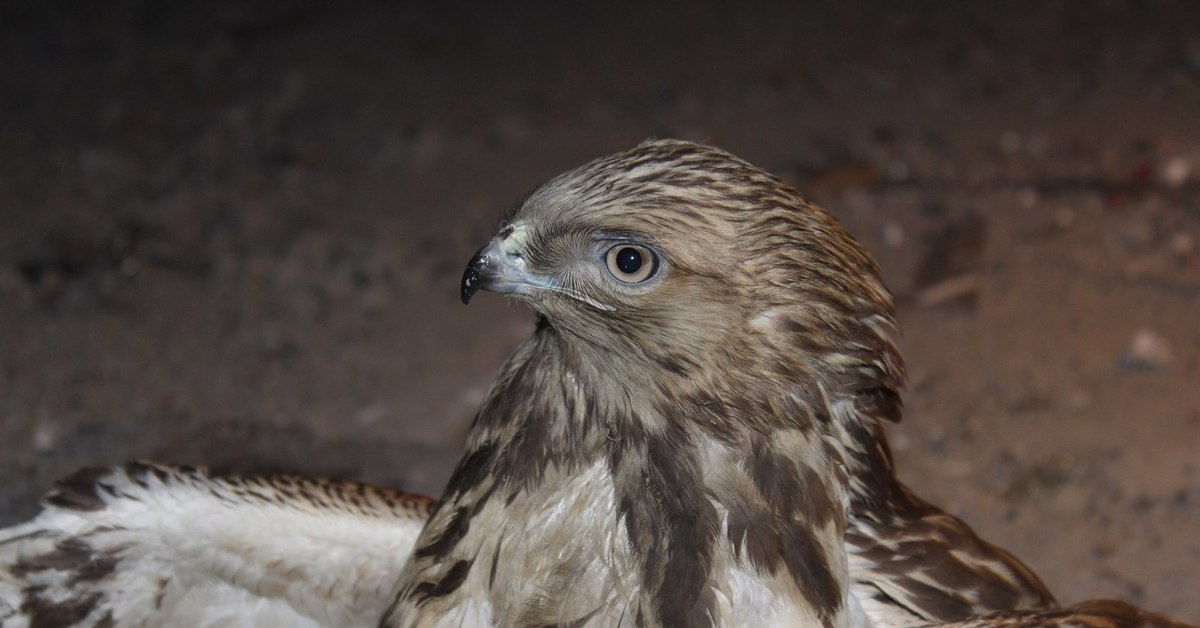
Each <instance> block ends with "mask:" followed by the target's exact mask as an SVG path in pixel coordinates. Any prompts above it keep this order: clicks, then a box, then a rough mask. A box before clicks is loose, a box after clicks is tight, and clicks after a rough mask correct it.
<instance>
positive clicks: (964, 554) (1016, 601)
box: [846, 482, 1058, 625]
mask: <svg viewBox="0 0 1200 628" xmlns="http://www.w3.org/2000/svg"><path fill="white" fill-rule="evenodd" d="M895 488H896V489H897V491H896V492H895V493H894V494H893V495H894V499H893V501H894V502H896V503H899V504H901V506H902V507H901V508H899V509H898V511H897V512H896V513H895V517H894V518H893V519H892V520H891V521H888V522H886V523H880V522H875V521H871V520H869V519H866V518H862V517H851V519H850V522H849V524H848V529H847V532H846V553H847V556H848V558H849V562H850V575H851V578H852V579H853V581H854V588H855V594H856V597H857V598H858V599H859V601H860V603H861V604H863V606H864V609H865V610H866V611H867V613H868V615H872V616H873V617H875V618H876V619H879V620H884V619H886V622H887V624H888V625H923V624H927V623H941V622H950V621H958V620H962V619H965V618H967V617H976V616H980V615H986V614H988V613H993V612H996V611H1011V610H1046V609H1055V608H1057V606H1058V604H1057V602H1056V601H1055V600H1054V596H1053V595H1051V593H1050V591H1049V590H1048V589H1047V588H1046V585H1045V584H1043V583H1042V581H1041V580H1040V579H1038V577H1037V576H1036V575H1035V574H1034V573H1033V572H1032V571H1031V570H1030V569H1029V568H1028V567H1026V566H1025V565H1024V564H1022V563H1021V561H1019V560H1017V559H1016V558H1015V557H1013V556H1012V555H1011V554H1009V553H1008V552H1006V551H1004V550H1003V549H1001V548H999V547H996V546H995V545H992V544H990V543H988V542H986V541H984V540H983V539H981V538H979V536H978V535H976V534H975V532H974V531H973V530H972V529H971V528H970V527H969V526H968V525H967V524H965V523H963V522H962V521H961V520H959V519H957V518H955V517H953V516H951V515H949V514H947V513H945V512H943V511H942V510H940V509H939V508H937V507H936V506H933V505H932V504H929V503H927V502H925V501H923V500H921V499H920V498H918V497H917V496H916V495H914V494H912V493H911V492H910V491H909V490H908V489H907V487H905V486H904V485H903V484H900V483H899V482H896V483H895Z"/></svg>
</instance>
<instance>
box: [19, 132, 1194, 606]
mask: <svg viewBox="0 0 1200 628" xmlns="http://www.w3.org/2000/svg"><path fill="white" fill-rule="evenodd" d="M480 289H484V290H491V291H496V292H501V293H506V294H510V295H512V296H514V297H515V298H517V299H519V300H520V301H522V302H524V303H526V304H528V305H529V306H530V307H531V308H532V309H533V310H534V311H535V312H536V313H537V315H538V320H539V324H538V327H537V331H536V332H535V334H534V336H533V337H532V338H530V339H529V340H528V341H527V342H525V343H524V344H523V345H522V346H521V347H520V348H518V349H517V351H516V352H515V353H514V354H513V355H512V356H511V357H510V359H509V360H508V361H507V362H506V364H505V365H504V366H503V367H502V369H501V373H500V376H499V378H498V381H497V382H496V383H495V384H494V386H493V388H492V389H491V391H490V392H489V394H488V397H487V399H486V401H485V402H484V405H483V407H482V408H481V409H480V411H479V412H478V414H477V415H476V418H475V421H474V423H473V425H472V428H471V431H470V433H469V435H468V442H467V446H466V451H465V453H464V456H463V458H462V460H461V462H460V463H459V465H458V467H457V469H456V470H455V473H454V475H453V476H452V478H451V479H450V482H449V484H448V486H447V489H446V491H445V494H444V496H443V498H442V499H441V501H440V502H439V503H438V504H437V505H436V506H433V507H432V510H431V509H430V506H429V502H428V501H425V500H422V499H420V498H416V497H412V496H406V495H403V494H399V493H394V492H389V491H386V490H383V489H374V488H364V487H360V486H359V485H355V484H350V483H327V482H321V481H316V480H301V479H296V478H242V479H237V478H233V479H221V478H216V477H212V476H209V475H207V474H205V473H203V472H200V471H196V470H188V469H173V468H165V467H156V466H144V465H135V466H133V467H130V468H127V469H122V470H115V471H110V472H105V473H91V474H84V475H81V476H77V477H74V478H70V479H68V480H67V481H66V482H64V483H63V484H62V485H61V486H60V488H59V489H58V491H57V492H56V493H52V494H51V496H50V497H49V499H48V502H47V509H46V510H45V511H44V512H43V513H42V515H40V516H39V517H38V518H37V519H35V520H34V521H32V522H30V523H27V524H23V525H22V526H17V527H16V528H10V529H7V530H3V531H0V627H3V628H15V627H16V626H39V625H56V626H57V625H105V626H109V625H115V626H125V625H230V626H232V625H296V626H301V625H328V626H359V625H363V626H366V625H377V624H378V625H382V626H443V625H445V626H452V625H453V626H534V625H539V626H540V625H572V626H625V625H628V626H708V625H719V626H822V627H833V626H837V627H851V626H853V627H858V626H872V625H873V626H913V625H933V624H946V625H961V626H964V627H965V626H972V627H981V628H982V627H995V628H1000V627H1002V626H1014V627H1016V626H1020V627H1027V628H1033V627H1041V626H1055V625H1068V624H1071V625H1078V626H1095V627H1096V628H1104V627H1107V626H1136V625H1163V626H1168V625H1172V624H1170V623H1166V622H1169V620H1165V619H1163V618H1160V617H1158V616H1155V615H1151V614H1148V613H1144V612H1142V611H1140V610H1138V609H1135V608H1132V607H1129V606H1127V605H1123V604H1120V603H1114V602H1091V603H1085V604H1083V605H1080V606H1077V607H1072V608H1070V609H1058V608H1056V604H1055V602H1054V599H1053V597H1052V596H1051V595H1050V593H1049V592H1048V591H1047V590H1046V588H1045V587H1044V586H1043V585H1042V583H1041V582H1040V581H1039V580H1038V579H1037V577H1036V576H1035V575H1034V574H1033V573H1031V572H1030V571H1029V570H1028V569H1027V568H1026V567H1024V566H1023V565H1022V564H1021V563H1020V562H1019V561H1017V560H1016V559H1015V558H1013V557H1012V556H1010V555H1009V554H1007V553H1006V552H1004V551H1003V550H1000V549H998V548H996V547H994V546H992V545H990V544H988V543H986V542H984V541H982V540H981V539H979V538H978V537H977V536H976V535H975V534H974V533H973V532H972V531H971V530H970V528H969V527H967V526H966V525H965V524H964V523H962V522H961V521H959V520H957V519H954V518H953V517H950V516H949V515H947V514H945V513H943V512H941V511H940V510H939V509H937V508H936V507H934V506H932V505H930V504H928V503H926V502H923V501H922V500H920V499H919V498H917V497H916V496H915V495H913V494H912V493H911V492H910V491H909V490H908V489H907V488H906V487H905V486H903V485H902V484H901V483H900V482H898V481H897V480H896V478H895V475H894V469H893V466H892V460H891V454H890V452H889V451H888V448H887V443H886V440H885V438H884V434H883V431H882V424H883V422H885V421H894V420H898V419H899V417H900V401H899V394H900V390H901V388H902V386H903V383H904V370H903V365H902V362H901V359H900V356H899V353H898V351H897V349H896V346H895V343H894V336H895V334H896V328H895V323H894V320H893V316H892V306H891V298H890V296H889V294H888V292H887V290H886V288H885V287H884V286H883V284H882V282H881V280H880V279H879V273H878V269H877V267H876V266H875V264H874V262H873V261H872V260H871V258H870V257H869V255H868V254H867V253H866V252H865V251H864V250H863V249H862V247H861V246H860V245H859V244H858V243H856V242H855V241H854V240H853V239H852V238H851V237H850V236H849V235H848V234H847V233H846V232H845V231H844V230H843V228H842V227H841V226H840V225H839V224H838V223H837V221H836V220H834V219H833V218H832V217H831V216H830V215H829V214H828V213H826V212H825V211H824V210H822V209H820V208H818V207H816V206H813V205H811V204H809V203H808V202H807V201H806V200H805V199H804V198H803V197H801V196H800V195H799V194H798V193H797V192H795V191H794V190H792V189H791V188H789V187H787V186H786V185H784V184H783V183H781V182H780V181H779V180H778V179H777V178H775V177H773V176H771V175H770V174H768V173H766V172H764V171H762V170H760V169H757V168H755V167H753V166H751V165H749V164H747V163H746V162H744V161H741V160H739V159H737V158H736V157H733V156H732V155H729V154H728V153H725V152H723V151H720V150H718V149H715V148H710V147H706V146H700V145H697V144H692V143H687V142H678V141H652V142H647V143H644V144H642V145H640V146H638V147H636V148H634V149H632V150H629V151H626V152H623V153H618V154H616V155H612V156H609V157H605V158H601V159H598V160H596V161H594V162H591V163H589V164H587V165H584V166H583V167H581V168H579V169H576V170H574V171H571V172H568V173H566V174H564V175H561V176H560V177H558V178H556V179H554V180H552V181H550V182H549V183H547V184H545V185H544V186H542V187H541V188H539V189H538V190H537V191H535V192H534V193H533V194H532V195H531V196H530V197H529V198H528V199H526V201H525V202H524V203H523V204H522V205H521V206H520V207H519V208H518V210H517V211H516V212H515V213H514V214H513V215H512V216H511V217H510V218H509V220H508V221H507V224H506V225H505V226H504V228H503V229H502V230H501V231H500V233H499V235H498V236H497V237H496V238H495V239H494V240H492V242H491V243H489V244H488V245H486V246H485V247H484V248H483V249H481V250H480V251H479V253H478V254H477V255H476V256H475V258H474V259H472V261H471V263H470V264H469V266H468V268H467V271H466V273H465V274H464V277H463V284H462V294H463V300H464V301H467V300H469V299H470V298H471V297H472V295H474V294H475V293H476V291H478V290H480ZM426 517H428V521H427V522H426ZM422 524H424V527H423V528H422ZM418 534H419V537H418ZM6 603H7V604H8V608H7V610H6V609H5V604H6ZM5 613H7V615H6V614H5ZM189 613H192V614H189ZM380 617H382V623H381V624H379V621H380ZM1160 620H1161V621H1160Z"/></svg>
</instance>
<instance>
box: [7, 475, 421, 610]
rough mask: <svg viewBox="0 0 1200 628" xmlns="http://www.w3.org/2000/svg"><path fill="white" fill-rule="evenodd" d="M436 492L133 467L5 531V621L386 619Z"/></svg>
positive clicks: (66, 489)
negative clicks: (423, 494) (429, 495)
mask: <svg viewBox="0 0 1200 628" xmlns="http://www.w3.org/2000/svg"><path fill="white" fill-rule="evenodd" d="M432 504H433V502H432V500H430V499H428V498H425V497H420V496H416V495H409V494H405V493H400V492H396V491H391V490H387V489H383V488H378V487H373V486H368V485H365V484H358V483H353V482H337V481H325V480H311V479H303V478H297V477H289V476H262V477H252V476H246V477H224V478H220V477H214V476H213V475H210V474H209V473H208V472H207V471H205V470H203V469H196V468H187V467H166V466H158V465H150V464H144V463H133V464H130V465H127V466H125V467H121V468H112V469H102V470H87V471H81V472H79V473H76V474H75V475H72V476H70V477H68V478H66V479H64V480H62V481H60V482H59V483H58V485H57V486H56V488H55V489H54V490H53V491H52V492H51V493H50V494H49V495H48V496H47V497H46V499H45V500H44V508H43V510H42V512H41V514H39V515H38V516H37V518H35V519H33V520H32V521H29V522H27V523H24V524H20V525H17V526H14V527H11V528H7V529H4V530H0V628H25V627H35V626H161V625H172V626H267V625H270V626H298V627H299V626H374V625H376V623H377V622H378V619H379V616H380V615H381V614H382V612H383V608H384V607H385V606H386V604H387V601H388V600H387V598H388V596H389V594H390V592H391V588H392V584H393V580H394V579H395V575H396V574H397V573H399V572H400V570H401V568H402V567H403V565H404V563H405V561H406V560H407V559H408V556H409V554H410V553H411V551H412V546H413V543H414V541H415V540H416V538H417V535H418V534H419V533H420V531H421V528H422V527H423V526H424V523H425V520H426V518H427V517H428V515H429V510H430V508H431V507H432Z"/></svg>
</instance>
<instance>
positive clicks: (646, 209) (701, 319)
mask: <svg viewBox="0 0 1200 628" xmlns="http://www.w3.org/2000/svg"><path fill="white" fill-rule="evenodd" d="M481 289H482V290H490V291H493V292H500V293H505V294H509V295H512V296H513V297H515V298H517V299H518V300H520V301H522V302H524V303H526V304H528V305H529V306H530V307H532V308H533V309H534V310H535V311H537V312H538V314H539V315H540V316H541V317H542V319H543V320H544V322H545V325H547V326H548V327H550V328H552V330H553V331H554V332H556V333H557V335H558V336H561V337H562V339H563V342H564V343H565V344H566V345H568V346H573V347H575V348H576V349H578V350H581V351H584V352H586V353H587V355H588V356H590V357H589V363H590V364H592V365H593V366H594V368H596V369H598V370H600V371H601V372H602V373H601V374H603V371H604V370H605V369H612V370H613V371H614V372H612V373H609V374H608V375H609V376H611V377H627V376H629V371H630V366H636V367H639V368H643V369H647V370H648V371H647V372H654V373H660V374H666V375H667V376H669V377H674V378H676V379H677V380H682V381H683V382H686V383H690V386H692V387H695V388H697V389H711V387H713V386H719V385H721V382H719V381H717V380H719V379H721V378H728V377H729V376H730V374H734V373H743V374H745V375H747V377H751V378H754V379H755V380H756V381H757V382H758V384H756V385H776V386H793V385H795V384H796V383H797V382H799V383H802V384H803V385H805V386H809V387H810V388H813V389H814V390H815V389H817V388H821V389H827V390H833V389H845V388H846V387H849V388H850V389H851V390H852V391H853V392H854V393H855V394H858V393H859V392H861V391H865V392H868V393H870V394H874V392H873V391H874V389H876V388H882V389H885V390H887V391H890V392H891V393H894V392H895V391H896V390H898V388H899V387H900V385H901V384H902V380H903V373H902V366H901V362H900V358H899V354H898V352H897V351H896V348H895V346H894V344H893V334H894V332H895V328H894V324H893V321H892V305H891V298H890V296H889V294H888V292H887V290H886V288H885V287H884V286H883V284H882V282H881V280H880V279H879V273H878V268H877V266H876V265H875V263H874V262H873V261H872V259H871V258H870V256H869V255H868V254H867V253H866V251H865V250H864V249H863V248H862V247H861V246H860V245H859V244H858V243H857V242H856V241H855V240H854V239H853V238H852V237H851V236H850V235H849V234H848V233H847V232H846V231H845V230H844V229H843V228H842V226H841V225H840V224H839V223H838V222H837V221H836V220H835V219H834V218H833V217H831V216H830V215H829V214H828V213H826V212H825V211H824V210H823V209H821V208H819V207H816V206H813V205H811V204H809V203H808V202H807V201H806V200H805V199H804V198H803V197H802V196H801V195H800V194H799V193H797V192H796V191H795V190H793V189H791V188H790V187H788V186H787V185H786V184H784V183H783V182H781V181H780V180H779V179H778V178H776V177H775V176H773V175H771V174H769V173H767V172H765V171H763V170H761V169H759V168H756V167H754V166H752V165H750V164H748V163H746V162H744V161H742V160H740V159H738V158H736V157H734V156H733V155H730V154H728V153H726V152H724V151H721V150H719V149H716V148H712V147H708V146H702V145H698V144H694V143H690V142H682V141H673V140H658V141H649V142H646V143H643V144H641V145H639V146H637V147H635V148H633V149H632V150H628V151H625V152H621V153H617V154H614V155H611V156H607V157H603V158H600V159H597V160H595V161H592V162H590V163H588V164H585V165H584V166H582V167H580V168H578V169H575V170H572V171H570V172H567V173H565V174H563V175H560V176H559V177H557V178H555V179H553V180H551V181H550V182H548V183H546V184H545V185H543V186H541V187H540V188H538V189H537V190H536V191H534V192H533V193H532V194H531V195H530V196H529V197H528V198H527V199H526V200H525V201H524V203H522V204H521V205H520V206H519V207H518V208H517V210H516V211H515V213H513V214H512V216H511V217H509V218H508V219H507V220H506V222H505V225H504V227H503V228H502V229H501V230H500V233H499V234H498V235H497V236H496V237H495V238H494V239H493V240H492V241H491V242H489V243H488V244H487V245H485V246H484V247H483V248H482V249H480V250H479V252H478V253H477V254H476V255H475V257H474V258H473V259H472V260H471V262H470V264H469V265H468V267H467V269H466V272H465V273H464V275H463V281H462V298H463V301H464V302H467V301H469V300H470V299H471V297H472V296H473V295H474V294H475V293H476V291H478V290H481Z"/></svg>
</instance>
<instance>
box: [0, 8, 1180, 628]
mask: <svg viewBox="0 0 1200 628" xmlns="http://www.w3.org/2000/svg"><path fill="white" fill-rule="evenodd" d="M799 4H800V3H790V4H786V5H785V4H782V3H781V4H780V6H775V5H773V4H770V3H749V4H747V3H724V2H716V1H702V2H693V3H679V4H678V5H672V4H646V3H633V2H629V3H620V2H618V3H610V4H607V5H604V6H593V7H590V8H587V7H577V6H571V5H572V3H560V4H550V3H545V4H533V3H529V4H526V3H516V4H511V3H485V2H480V3H453V4H443V5H442V6H435V3H427V6H422V5H419V4H417V3H391V4H389V3H366V2H362V3H359V2H349V3H319V2H293V3H286V4H285V3H270V2H266V1H265V0H263V1H258V2H232V1H217V2H212V3H182V2H180V3H168V2H151V1H148V0H147V1H142V2H111V3H103V4H98V3H84V2H75V3H71V2H58V3H33V2H25V3H22V2H9V3H5V4H3V5H0V54H2V55H3V58H4V59H5V63H3V64H0V112H2V113H3V115H2V116H0V155H3V162H2V163H3V167H0V210H2V212H3V213H2V215H3V217H4V219H3V222H2V223H0V523H12V522H15V521H17V520H19V519H22V518H25V517H28V516H30V515H32V514H33V513H34V512H36V508H37V506H36V500H37V497H38V496H39V495H40V494H41V493H42V492H44V491H45V490H46V489H47V488H48V487H49V485H50V483H51V482H52V480H53V479H54V478H55V477H58V476H61V475H63V474H65V473H67V472H69V471H71V470H73V469H75V468H77V467H79V466H83V465H95V464H109V463H115V462H120V461H123V460H126V459H130V458H151V459H155V460H160V461H164V462H181V463H202V464H208V465H209V466H211V467H214V468H217V469H223V470H239V471H250V470H253V471H278V470H286V471H297V472H304V473H315V474H325V475H334V476H341V477H355V478H363V479H367V480H372V481H376V482H383V483H387V484H392V485H398V486H402V487H407V488H410V489H414V490H419V491H424V492H429V493H437V492H438V491H439V490H440V487H441V485H442V483H443V482H444V481H445V478H446V476H447V474H448V473H449V471H450V469H451V467H452V466H453V464H454V462H455V460H456V457H457V455H458V448H459V445H460V442H461V440H462V438H463V435H464V433H465V430H466V426H467V423H468V421H469V419H470V416H471V414H472V411H473V409H474V408H475V407H476V406H477V405H478V404H479V403H480V401H481V400H482V396H483V394H484V392H485V390H486V387H487V385H488V383H489V380H490V379H491V377H492V376H493V373H494V371H495V369H496V367H497V366H498V365H499V363H500V362H501V361H502V360H503V358H504V357H505V355H506V353H507V352H508V351H510V350H511V349H512V348H513V347H515V346H516V344H517V343H518V342H519V341H520V340H521V339H522V338H523V337H524V336H525V335H527V334H528V333H529V331H530V330H531V327H532V324H531V317H530V315H529V314H528V312H525V311H523V310H522V309H520V308H519V307H516V306H514V305H511V304H508V303H506V302H505V301H504V300H502V299H499V298H495V297H488V296H485V297H483V298H479V299H477V300H476V302H475V303H473V304H472V305H471V307H470V308H464V307H462V305H461V304H460V303H459V302H458V291H457V288H458V279H459V274H460V273H461V271H462V268H463V266H464V264H465V263H466V261H467V259H468V258H469V257H470V255H471V254H472V253H473V251H474V250H475V249H476V248H477V247H478V246H479V245H480V244H481V243H483V242H485V241H486V240H487V239H488V238H490V237H491V235H492V233H493V232H494V231H495V229H496V226H497V222H498V220H499V217H500V216H501V215H502V213H503V212H504V211H505V210H506V209H507V208H508V207H509V206H511V205H512V204H513V203H514V202H516V201H519V200H520V198H521V197H522V196H523V195H524V194H525V193H526V192H527V191H528V190H530V189H532V188H533V187H535V186H536V185H538V184H539V183H541V182H542V181H544V180H546V179H547V178H549V177H550V176H552V175H554V174H556V173H558V172H561V171H563V170H566V169H568V168H571V167H574V166H575V165H578V164H579V163H581V162H583V161H585V160H587V159H589V158H592V157H595V156H598V155H601V154H604V153H607V152H611V151H614V150H618V149H622V148H626V147H629V146H631V145H633V144H635V143H636V142H638V141H640V140H642V139H644V138H646V137H650V136H659V137H663V136H673V137H680V138H685V139H695V140H702V141H707V142H711V143H715V144H718V145H720V146H723V147H725V148H727V149H729V150H731V151H733V152H735V153H737V154H739V155H741V156H743V157H745V158H747V159H749V160H750V161H752V162H755V163H757V164H760V165H762V166H764V167H767V168H769V169H771V170H772V171H774V172H776V173H778V174H780V175H781V176H784V177H786V178H787V179H789V180H790V181H792V182H793V183H795V184H796V185H797V186H798V187H799V188H800V189H801V190H803V191H805V192H806V193H807V194H809V195H810V196H811V197H812V198H813V199H815V200H817V201H818V202H820V203H821V204H823V205H826V206H828V207H830V208H831V209H833V210H834V213H835V214H837V215H838V216H839V217H840V218H841V219H842V220H843V221H844V222H845V223H846V225H847V226H848V227H849V228H850V229H851V230H852V231H853V232H854V233H855V234H856V235H857V236H858V237H860V238H861V239H862V241H863V242H864V243H865V244H866V245H867V246H868V247H869V248H870V249H871V250H872V252H873V253H874V254H875V255H876V256H877V257H878V259H879V261H880V263H881V264H882V265H883V267H884V269H885V274H886V275H887V277H888V281H889V283H890V285H891V286H892V288H893V289H894V291H895V292H896V294H897V297H898V301H899V315H900V319H901V323H902V326H903V328H904V330H905V333H906V337H905V341H904V345H905V346H904V349H905V351H906V355H907V358H908V361H909V365H910V371H911V376H912V377H911V380H912V381H911V385H910V390H909V392H908V394H907V397H906V402H907V408H908V413H907V418H906V419H905V421H904V423H902V424H901V425H899V426H897V427H896V428H895V429H893V430H892V431H891V437H892V442H893V445H894V447H895V449H896V451H897V454H898V457H899V462H900V467H901V471H902V476H903V477H904V478H905V479H906V480H907V481H908V482H909V483H910V484H911V485H913V486H914V487H915V488H916V489H917V490H918V492H919V493H921V494H922V495H923V496H925V497H927V498H929V499H931V500H932V501H934V502H937V503H939V504H941V505H942V506H944V507H946V508H947V509H949V510H950V511H951V512H953V513H955V514H957V515H959V516H962V517H964V518H965V519H966V520H968V521H969V522H970V523H971V524H972V525H974V526H976V527H977V529H979V530H980V531H981V533H983V534H984V536H986V537H988V538H989V539H991V540H993V541H996V542H998V543H1000V544H1001V545H1004V546H1006V547H1008V548H1009V549H1011V550H1012V551H1014V553H1016V554H1017V555H1019V556H1021V557H1022V558H1023V559H1025V560H1026V561H1028V562H1029V563H1030V564H1031V565H1032V566H1033V567H1034V568H1035V569H1036V570H1037V571H1038V572H1039V573H1040V574H1042V575H1043V576H1044V577H1045V578H1046V580H1047V581H1048V583H1049V584H1050V585H1051V587H1052V588H1053V589H1054V590H1055V591H1056V592H1057V593H1058V595H1059V596H1060V598H1061V599H1063V600H1065V601H1074V600H1080V599H1084V598H1090V597H1117V598H1122V599H1126V600H1130V601H1132V602H1136V603H1138V604H1142V605H1146V606H1148V607H1151V608H1153V609H1155V610H1158V611H1163V612H1168V613H1171V614H1174V615H1176V616H1178V617H1179V618H1181V619H1184V620H1188V621H1191V622H1193V623H1200V596H1197V595H1196V594H1195V592H1196V590H1197V588H1196V581H1197V576H1198V573H1197V570H1196V565H1197V564H1200V386H1198V385H1197V382H1198V381H1200V30H1198V29H1197V25H1198V24H1200V4H1197V3H1194V2H1183V1H1179V2H1132V1H1130V2H1119V1H1099V2H1093V3H1086V4H1078V3H1070V2H1006V3H985V2H956V3H932V2H920V3H918V2H912V3H894V2H882V1H879V2H860V3H838V2H821V3H806V4H808V5H809V6H807V7H803V8H802V7H800V6H799Z"/></svg>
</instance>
